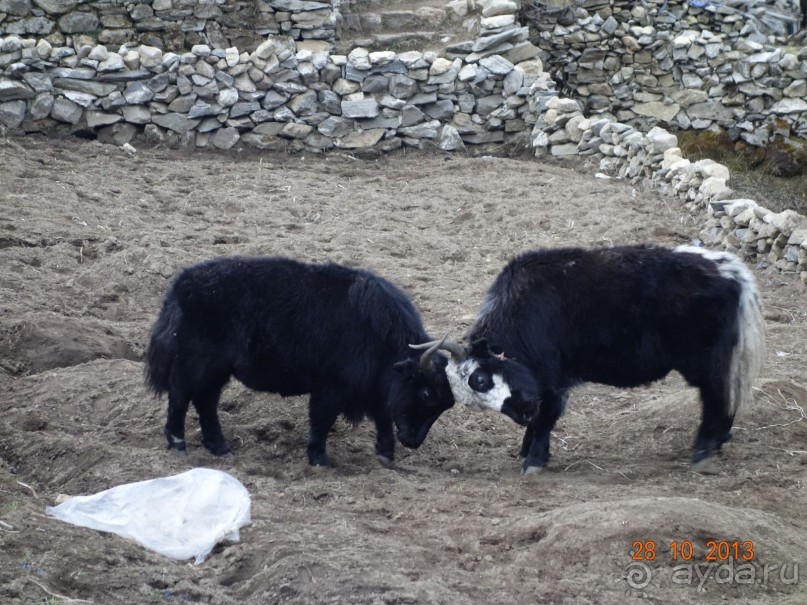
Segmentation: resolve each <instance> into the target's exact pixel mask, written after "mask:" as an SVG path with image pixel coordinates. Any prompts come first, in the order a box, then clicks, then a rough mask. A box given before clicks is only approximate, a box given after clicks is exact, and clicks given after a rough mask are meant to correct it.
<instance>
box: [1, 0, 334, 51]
mask: <svg viewBox="0 0 807 605" xmlns="http://www.w3.org/2000/svg"><path fill="white" fill-rule="evenodd" d="M332 1H336V2H337V3H338V0H325V1H324V2H318V1H315V0H142V1H137V2H134V1H123V0H0V37H4V36H9V35H18V36H22V37H34V36H35V37H45V38H46V40H47V41H48V42H49V43H50V44H51V45H53V46H61V45H64V44H65V42H66V39H67V38H68V37H69V38H70V39H71V41H72V40H73V39H78V40H79V42H78V44H76V43H75V42H73V43H72V45H73V46H75V47H78V46H80V45H81V46H83V45H95V44H104V45H107V46H110V47H116V48H117V47H118V46H120V45H122V44H126V43H130V44H131V43H135V42H137V43H142V44H146V45H149V46H156V47H158V48H161V49H165V50H172V51H182V50H189V49H190V48H191V47H192V46H193V45H196V44H208V45H210V46H211V47H213V48H227V47H230V46H238V47H239V48H241V49H243V50H246V51H252V50H254V49H255V48H256V47H257V45H258V44H259V43H260V42H261V41H262V37H264V36H266V35H268V34H283V35H288V36H291V37H292V38H294V39H295V40H328V41H332V40H333V39H334V38H335V34H336V30H335V24H336V20H337V15H336V14H335V13H334V9H333V7H332V4H331V2H332Z"/></svg>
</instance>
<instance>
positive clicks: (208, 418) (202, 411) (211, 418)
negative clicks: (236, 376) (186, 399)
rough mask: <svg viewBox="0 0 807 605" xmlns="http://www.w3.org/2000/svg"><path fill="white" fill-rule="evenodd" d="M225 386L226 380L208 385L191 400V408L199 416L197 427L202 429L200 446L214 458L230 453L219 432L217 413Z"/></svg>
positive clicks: (222, 435) (222, 434) (219, 425)
mask: <svg viewBox="0 0 807 605" xmlns="http://www.w3.org/2000/svg"><path fill="white" fill-rule="evenodd" d="M225 384H227V379H226V378H225V379H224V380H217V381H216V382H211V383H208V385H207V387H206V388H204V389H201V390H200V391H199V392H197V394H196V395H195V396H194V398H193V407H195V408H196V413H197V414H199V425H200V426H201V427H202V445H204V446H205V447H206V448H207V449H208V450H209V451H210V453H211V454H214V455H216V456H223V455H224V454H229V453H230V446H229V445H227V441H226V440H225V439H224V433H222V432H221V424H220V423H219V413H218V404H219V397H220V396H221V390H222V389H223V388H224V385H225Z"/></svg>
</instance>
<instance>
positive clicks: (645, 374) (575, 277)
mask: <svg viewBox="0 0 807 605" xmlns="http://www.w3.org/2000/svg"><path fill="white" fill-rule="evenodd" d="M467 338H468V340H469V342H471V346H470V347H469V348H468V349H464V348H462V347H460V346H459V345H457V344H456V343H448V342H446V343H443V345H442V348H444V349H446V350H448V351H449V352H451V354H452V359H451V360H449V362H448V364H447V366H446V376H447V377H448V379H449V384H450V385H451V388H452V391H453V393H454V398H455V400H456V401H459V402H461V403H463V404H465V405H466V406H468V407H470V408H472V409H491V410H495V411H500V412H502V413H504V414H507V415H508V416H510V417H511V418H513V419H514V420H515V421H517V422H519V423H520V424H526V425H527V430H526V433H525V435H524V439H523V441H522V446H521V456H522V457H524V459H525V460H524V463H523V466H522V469H523V472H525V473H532V472H536V471H538V470H540V469H542V468H543V467H544V466H546V464H547V463H548V462H549V437H550V432H551V431H552V429H553V427H554V426H555V423H556V422H557V420H558V418H559V417H560V415H561V414H562V413H563V409H564V405H565V402H566V398H567V393H568V391H569V390H570V389H571V388H572V387H574V386H575V385H578V384H582V383H585V382H595V383H600V384H606V385H611V386H617V387H621V388H626V387H635V386H640V385H644V384H649V383H651V382H653V381H655V380H659V379H660V378H663V377H664V376H666V375H667V374H668V373H669V372H670V371H672V370H677V371H678V372H680V373H681V374H682V375H683V377H684V378H685V379H686V380H687V382H688V383H689V384H690V385H692V386H694V387H697V388H698V389H699V390H700V395H701V403H702V417H701V424H700V428H699V429H698V433H697V436H696V438H695V445H694V448H693V453H692V463H693V467H694V468H695V469H696V470H703V469H704V468H705V466H706V463H707V462H708V461H709V460H710V459H711V458H712V457H713V456H714V455H715V454H716V453H717V451H719V450H720V448H721V446H722V445H723V443H725V442H726V441H728V440H729V439H730V438H731V427H732V424H733V422H734V417H735V415H736V413H737V412H738V410H739V409H740V407H741V405H742V404H743V403H744V402H747V401H748V400H750V399H751V387H752V385H753V383H754V381H755V379H756V378H757V376H758V374H759V371H760V369H761V365H762V360H763V358H764V350H765V342H764V325H763V319H762V311H761V305H760V300H759V293H758V291H757V287H756V282H755V280H754V277H753V274H752V273H751V272H750V270H749V269H748V268H747V267H746V266H745V265H744V264H743V262H742V261H740V259H738V258H737V257H736V256H734V255H732V254H728V253H725V252H712V251H707V250H704V249H701V248H696V247H693V246H681V247H678V248H676V249H674V250H670V249H666V248H661V247H658V246H624V247H616V248H607V249H596V250H584V249H579V248H564V249H555V250H536V251H533V252H527V253H525V254H523V255H521V256H519V257H516V258H515V259H514V260H512V261H511V262H510V263H509V264H508V265H507V266H506V267H505V268H504V269H503V270H502V272H501V273H500V274H499V275H498V277H497V278H496V280H495V281H494V283H493V284H492V285H491V287H490V289H489V290H488V292H487V295H486V297H485V300H484V302H483V303H482V306H481V308H480V311H479V314H478V317H477V319H476V322H475V323H474V325H473V327H472V328H471V330H470V331H469V333H468V336H467Z"/></svg>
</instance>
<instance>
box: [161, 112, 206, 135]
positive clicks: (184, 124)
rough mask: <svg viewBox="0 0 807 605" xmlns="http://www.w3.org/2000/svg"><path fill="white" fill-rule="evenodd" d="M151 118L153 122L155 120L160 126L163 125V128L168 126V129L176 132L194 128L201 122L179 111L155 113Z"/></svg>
mask: <svg viewBox="0 0 807 605" xmlns="http://www.w3.org/2000/svg"><path fill="white" fill-rule="evenodd" d="M151 120H152V122H154V123H155V124H157V125H159V126H162V127H163V128H167V129H168V130H172V131H174V132H179V133H182V132H187V131H189V130H192V129H194V128H195V127H196V126H197V125H198V124H199V120H192V119H190V118H188V117H187V116H184V115H182V114H179V113H167V114H165V115H155V116H152V118H151Z"/></svg>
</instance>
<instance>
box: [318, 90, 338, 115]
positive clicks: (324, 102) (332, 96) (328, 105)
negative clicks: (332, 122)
mask: <svg viewBox="0 0 807 605" xmlns="http://www.w3.org/2000/svg"><path fill="white" fill-rule="evenodd" d="M317 99H318V100H319V103H320V105H321V106H322V108H323V109H324V110H325V111H327V112H328V113H330V114H332V115H339V114H340V113H342V97H340V96H339V95H338V94H336V93H335V92H333V91H332V90H321V91H319V92H318V93H317Z"/></svg>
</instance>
